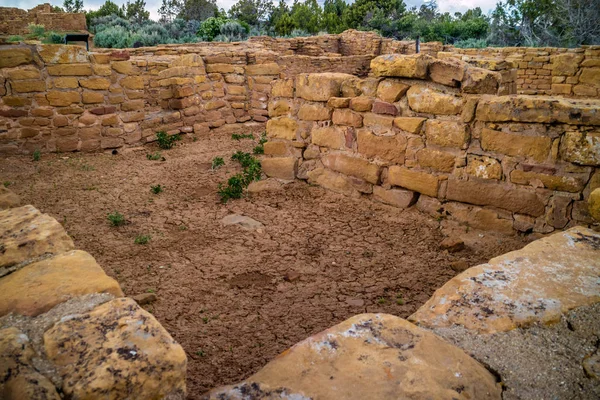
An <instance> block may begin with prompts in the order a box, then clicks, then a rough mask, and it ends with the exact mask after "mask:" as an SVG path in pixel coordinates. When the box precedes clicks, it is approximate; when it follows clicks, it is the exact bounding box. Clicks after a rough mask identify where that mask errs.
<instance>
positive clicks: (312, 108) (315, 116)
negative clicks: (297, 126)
mask: <svg viewBox="0 0 600 400" xmlns="http://www.w3.org/2000/svg"><path fill="white" fill-rule="evenodd" d="M331 112H332V109H331V108H329V107H327V106H325V105H324V104H323V103H304V104H302V105H301V106H300V109H299V110H298V119H302V120H305V121H326V120H329V119H331Z"/></svg>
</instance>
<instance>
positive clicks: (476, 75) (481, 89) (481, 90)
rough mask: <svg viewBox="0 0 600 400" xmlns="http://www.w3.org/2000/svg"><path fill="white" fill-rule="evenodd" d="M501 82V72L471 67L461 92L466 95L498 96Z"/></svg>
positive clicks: (466, 74)
mask: <svg viewBox="0 0 600 400" xmlns="http://www.w3.org/2000/svg"><path fill="white" fill-rule="evenodd" d="M501 81H502V75H500V73H499V72H495V71H490V70H487V69H483V68H477V67H471V66H470V67H469V68H467V69H466V72H465V77H464V79H463V81H462V86H461V90H462V91H463V92H464V93H477V94H496V93H498V88H499V87H500V82H501Z"/></svg>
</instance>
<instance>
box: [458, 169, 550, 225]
mask: <svg viewBox="0 0 600 400" xmlns="http://www.w3.org/2000/svg"><path fill="white" fill-rule="evenodd" d="M446 198H447V199H448V200H456V201H460V202H462V203H469V204H476V205H480V206H494V207H498V208H502V209H505V210H509V211H512V212H516V213H519V214H527V215H531V216H534V217H539V216H540V215H542V214H543V213H544V210H545V205H544V202H543V201H542V200H541V199H540V197H539V196H538V195H537V193H536V192H535V191H534V190H528V189H525V188H521V187H515V186H514V185H512V186H511V185H510V184H506V183H497V182H495V181H489V180H476V179H469V180H468V181H467V180H461V179H457V178H454V177H450V179H449V180H448V189H447V191H446Z"/></svg>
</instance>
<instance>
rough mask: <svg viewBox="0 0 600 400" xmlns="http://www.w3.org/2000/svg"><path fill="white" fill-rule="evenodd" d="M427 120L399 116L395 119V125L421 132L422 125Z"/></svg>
mask: <svg viewBox="0 0 600 400" xmlns="http://www.w3.org/2000/svg"><path fill="white" fill-rule="evenodd" d="M425 121H426V118H419V117H397V118H395V119H394V126H395V127H396V128H398V129H402V130H403V131H406V132H410V133H419V132H421V127H422V126H423V123H424V122H425Z"/></svg>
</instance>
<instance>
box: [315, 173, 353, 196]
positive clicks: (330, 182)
mask: <svg viewBox="0 0 600 400" xmlns="http://www.w3.org/2000/svg"><path fill="white" fill-rule="evenodd" d="M307 176H308V182H309V183H312V184H316V185H319V186H322V187H324V188H325V189H328V190H331V191H332V192H336V193H341V194H343V195H346V196H349V197H360V191H359V190H358V188H357V187H356V185H354V184H353V183H352V181H351V180H350V177H348V176H345V175H342V174H339V173H337V172H333V171H331V170H329V169H327V168H315V169H313V170H312V171H308V173H307Z"/></svg>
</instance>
